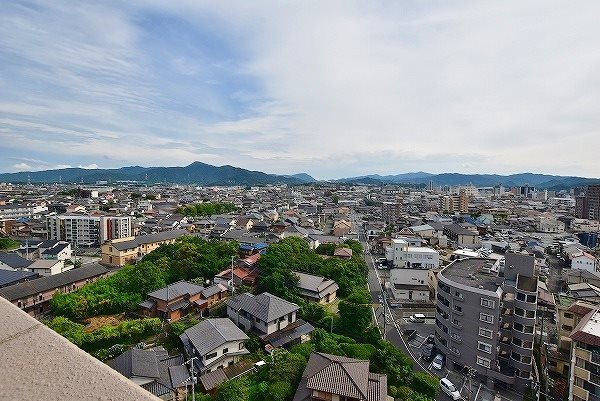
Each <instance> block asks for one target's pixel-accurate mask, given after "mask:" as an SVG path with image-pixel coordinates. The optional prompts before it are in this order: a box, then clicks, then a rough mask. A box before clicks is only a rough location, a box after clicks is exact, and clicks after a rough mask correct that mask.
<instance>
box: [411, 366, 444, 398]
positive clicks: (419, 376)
mask: <svg viewBox="0 0 600 401" xmlns="http://www.w3.org/2000/svg"><path fill="white" fill-rule="evenodd" d="M412 388H413V390H415V391H416V392H418V393H421V394H425V395H426V396H427V397H428V398H431V399H434V398H435V397H437V394H438V391H439V379H438V378H437V377H435V376H432V375H430V374H429V373H425V372H415V373H413V377H412Z"/></svg>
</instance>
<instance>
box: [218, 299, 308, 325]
mask: <svg viewBox="0 0 600 401" xmlns="http://www.w3.org/2000/svg"><path fill="white" fill-rule="evenodd" d="M225 303H226V304H227V306H229V307H231V308H233V309H235V310H236V311H239V310H244V311H246V312H248V313H249V314H251V315H252V316H254V317H256V318H259V319H260V320H262V321H264V322H272V321H273V320H275V319H279V318H280V317H282V316H285V315H287V314H289V313H292V312H294V311H297V310H298V309H299V307H298V305H296V304H295V303H292V302H289V301H286V300H285V299H281V298H279V297H278V296H275V295H272V294H269V293H268V292H263V293H262V294H259V295H252V294H250V293H248V292H246V293H244V294H240V295H237V296H235V297H232V298H229V299H228V300H227V301H225Z"/></svg>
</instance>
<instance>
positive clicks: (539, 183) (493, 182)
mask: <svg viewBox="0 0 600 401" xmlns="http://www.w3.org/2000/svg"><path fill="white" fill-rule="evenodd" d="M367 180H368V181H369V182H370V183H372V184H379V185H382V184H409V185H423V184H429V182H430V181H432V182H433V185H434V186H440V185H442V186H443V185H451V186H452V185H469V184H472V185H475V186H477V187H492V186H498V185H503V186H505V187H512V186H522V185H530V186H533V187H536V188H540V189H550V190H563V189H569V188H573V187H578V186H585V185H590V184H598V183H600V179H596V178H584V177H572V176H556V175H548V174H534V173H520V174H511V175H498V174H459V173H443V174H430V173H424V172H418V173H406V174H398V175H386V176H380V175H368V176H362V177H351V178H342V179H340V180H336V182H341V183H355V184H364V183H365V181H367Z"/></svg>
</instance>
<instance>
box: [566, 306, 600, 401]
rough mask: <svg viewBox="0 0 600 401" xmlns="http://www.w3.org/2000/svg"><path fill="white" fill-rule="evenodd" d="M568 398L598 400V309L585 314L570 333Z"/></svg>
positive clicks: (599, 384)
mask: <svg viewBox="0 0 600 401" xmlns="http://www.w3.org/2000/svg"><path fill="white" fill-rule="evenodd" d="M571 339H572V340H573V347H572V353H571V366H572V367H573V368H572V369H571V380H570V389H569V390H570V391H569V400H572V401H598V400H600V309H598V308H597V309H594V310H592V311H590V312H589V313H588V314H586V315H585V316H584V317H583V318H582V319H581V321H580V322H579V324H578V325H577V326H576V327H575V329H574V330H573V333H571Z"/></svg>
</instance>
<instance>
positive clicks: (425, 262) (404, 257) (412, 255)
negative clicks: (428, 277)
mask: <svg viewBox="0 0 600 401" xmlns="http://www.w3.org/2000/svg"><path fill="white" fill-rule="evenodd" d="M386 258H387V259H388V260H390V261H392V265H393V266H394V267H399V268H404V267H408V268H411V267H414V268H424V269H436V268H438V267H439V266H440V255H439V253H438V252H437V251H436V250H435V249H431V248H427V247H422V246H410V244H409V242H408V241H407V240H406V239H402V238H393V239H392V244H391V246H390V247H388V248H386Z"/></svg>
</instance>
